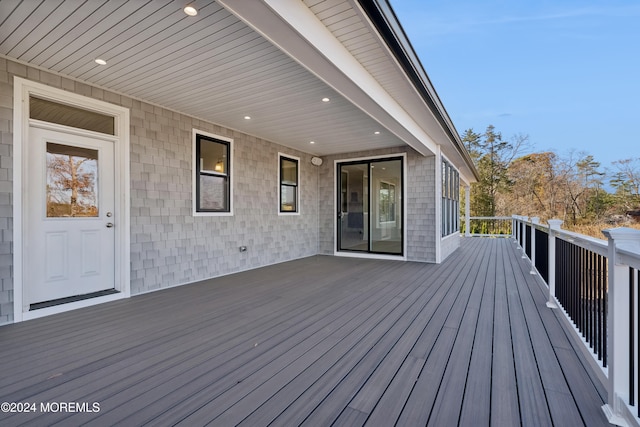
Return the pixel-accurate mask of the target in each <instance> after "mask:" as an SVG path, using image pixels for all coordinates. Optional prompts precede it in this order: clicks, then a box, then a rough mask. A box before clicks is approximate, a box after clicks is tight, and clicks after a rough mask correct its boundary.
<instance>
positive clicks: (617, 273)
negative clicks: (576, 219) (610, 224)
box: [602, 227, 640, 425]
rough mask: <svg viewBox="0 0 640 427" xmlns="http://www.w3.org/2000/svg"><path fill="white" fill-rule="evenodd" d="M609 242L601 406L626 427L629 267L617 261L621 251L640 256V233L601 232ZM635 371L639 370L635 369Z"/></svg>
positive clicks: (614, 421) (611, 421) (610, 418)
mask: <svg viewBox="0 0 640 427" xmlns="http://www.w3.org/2000/svg"><path fill="white" fill-rule="evenodd" d="M602 233H603V234H604V235H605V236H607V239H608V240H609V249H608V254H607V258H608V263H609V267H608V271H609V276H608V282H609V283H608V292H607V298H608V301H607V327H608V329H609V334H608V338H607V365H608V368H609V375H608V380H609V384H608V385H609V386H608V390H607V392H608V399H607V404H606V405H604V406H603V407H602V410H603V411H604V413H605V415H606V416H607V418H608V420H609V422H610V423H611V424H616V425H627V422H626V418H627V417H626V416H625V415H626V414H627V413H628V409H627V402H629V363H630V360H629V357H630V354H629V316H630V315H631V313H630V310H629V298H630V295H629V266H628V265H625V264H623V263H621V262H619V260H618V256H617V254H618V250H619V249H621V248H623V249H630V250H633V251H634V252H637V253H640V230H634V229H632V228H624V227H622V228H613V229H608V230H602ZM636 369H638V367H637V366H636Z"/></svg>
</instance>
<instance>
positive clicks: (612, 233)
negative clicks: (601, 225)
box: [602, 227, 640, 242]
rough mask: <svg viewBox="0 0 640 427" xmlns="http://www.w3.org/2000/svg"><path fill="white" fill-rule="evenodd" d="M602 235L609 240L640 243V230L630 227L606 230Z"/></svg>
mask: <svg viewBox="0 0 640 427" xmlns="http://www.w3.org/2000/svg"><path fill="white" fill-rule="evenodd" d="M602 234H604V235H605V236H607V239H613V240H631V241H634V240H636V241H638V242H640V230H636V229H635V228H629V227H617V228H607V229H606V230H602Z"/></svg>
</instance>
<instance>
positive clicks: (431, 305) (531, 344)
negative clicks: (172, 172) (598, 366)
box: [0, 238, 606, 426]
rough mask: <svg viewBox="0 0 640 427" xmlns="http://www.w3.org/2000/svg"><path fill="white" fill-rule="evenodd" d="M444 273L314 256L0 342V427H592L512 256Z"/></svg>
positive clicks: (480, 245)
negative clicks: (80, 406)
mask: <svg viewBox="0 0 640 427" xmlns="http://www.w3.org/2000/svg"><path fill="white" fill-rule="evenodd" d="M461 244H462V245H461V248H460V249H459V250H457V251H456V252H455V253H454V254H453V255H452V256H451V257H450V258H449V259H448V260H447V261H445V262H444V263H443V264H440V265H434V264H422V263H413V262H399V261H381V260H367V259H355V258H340V257H327V256H316V257H310V258H304V259H300V260H296V261H291V262H287V263H283V264H279V265H274V266H269V267H265V268H261V269H257V270H251V271H247V272H242V273H237V274H233V275H229V276H225V277H220V278H216V279H210V280H207V281H204V282H200V283H195V284H191V285H185V286H181V287H176V288H171V289H166V290H162V291H158V292H154V293H149V294H145V295H139V296H135V297H132V298H129V299H127V300H120V301H114V302H111V303H107V304H102V305H99V306H96V307H89V308H86V309H80V310H75V311H72V312H68V313H63V314H60V315H54V316H49V317H47V318H44V319H37V320H32V321H28V322H23V323H21V324H14V325H8V326H4V327H0V342H1V343H2V345H1V346H0V358H1V359H2V360H3V372H2V376H1V377H0V401H16V402H17V401H21V402H61V401H64V402H99V403H100V412H99V413H64V412H59V413H48V414H44V413H32V414H11V413H0V425H18V424H25V425H30V424H33V425H70V424H73V425H77V424H87V425H95V426H103V425H104V426H107V425H116V424H128V425H143V424H149V425H174V424H179V425H185V426H187V425H189V426H190V425H204V424H209V423H210V424H211V425H220V426H227V425H246V426H266V425H274V426H292V425H310V426H314V425H330V424H332V423H333V424H334V425H349V426H358V425H370V426H379V425H394V424H395V425H402V426H404V425H408V426H413V425H474V426H489V425H551V424H553V425H588V426H596V425H606V420H605V418H604V415H603V414H602V411H601V410H600V406H601V405H602V404H603V397H604V396H605V391H604V387H603V385H602V384H600V383H599V382H598V380H597V377H596V376H595V375H594V374H592V373H590V372H589V371H588V369H589V364H588V363H586V361H585V360H584V356H583V355H582V353H581V351H579V349H578V348H576V345H577V344H576V341H575V340H573V339H572V338H571V336H570V335H569V332H568V330H567V329H565V327H564V324H563V323H562V322H561V321H560V319H559V317H558V316H559V314H558V313H557V310H556V311H554V310H550V309H548V308H547V307H546V305H545V301H546V294H545V290H544V289H543V287H542V286H541V285H540V283H539V279H538V278H536V276H534V275H531V274H529V264H527V262H526V261H525V260H523V259H522V258H521V252H518V251H517V249H516V245H515V244H514V242H513V241H512V240H511V239H490V238H473V239H462V242H461Z"/></svg>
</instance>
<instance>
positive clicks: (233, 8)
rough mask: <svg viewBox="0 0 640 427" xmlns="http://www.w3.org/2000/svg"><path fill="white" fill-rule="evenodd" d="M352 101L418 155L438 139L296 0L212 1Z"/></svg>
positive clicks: (432, 147) (434, 145) (430, 150)
mask: <svg viewBox="0 0 640 427" xmlns="http://www.w3.org/2000/svg"><path fill="white" fill-rule="evenodd" d="M218 3H220V4H221V5H223V6H224V7H225V8H226V9H227V10H229V11H230V12H231V13H233V14H235V15H236V16H237V17H238V18H239V19H241V20H242V21H244V22H245V23H246V24H247V25H249V26H250V27H251V28H253V29H254V30H255V31H257V32H258V33H260V34H261V35H262V36H263V37H265V38H266V39H268V40H269V41H270V42H271V43H273V44H274V45H275V46H277V47H278V48H279V49H281V50H282V51H283V52H286V53H287V54H288V55H289V56H290V57H291V58H293V59H294V60H295V61H297V62H298V63H299V64H301V65H302V66H303V67H305V68H306V69H307V70H309V71H310V72H311V73H313V74H314V75H316V76H317V77H318V78H319V79H321V80H322V81H324V82H325V83H326V84H328V85H329V86H331V87H332V88H333V89H334V90H336V91H337V92H338V93H340V94H341V95H342V96H344V97H345V98H346V99H348V100H349V101H350V102H351V103H353V104H354V105H355V106H357V107H358V108H360V109H361V110H362V111H364V112H365V113H366V114H368V115H369V116H371V117H372V118H373V119H375V120H376V121H378V122H379V123H381V124H382V125H383V126H385V127H386V128H387V129H388V130H389V131H391V132H392V133H394V134H395V135H396V136H398V137H399V138H400V139H402V140H403V141H405V142H406V143H407V144H408V145H409V146H411V147H412V148H414V149H415V150H416V151H418V152H419V153H421V154H423V155H428V154H433V153H435V152H436V151H437V146H438V144H437V143H436V142H435V141H434V140H433V138H431V136H429V135H428V134H427V133H426V132H425V131H424V130H423V129H422V128H421V127H420V126H419V125H418V124H417V123H416V122H415V121H414V120H413V118H412V117H411V116H410V115H409V114H408V113H407V112H406V111H405V110H404V109H403V108H402V106H401V105H400V104H398V103H397V102H396V100H395V99H394V98H393V97H392V96H391V95H389V93H388V92H387V91H386V90H384V88H383V87H382V86H381V85H380V84H379V83H378V81H377V80H376V79H375V78H373V76H371V74H369V72H368V71H367V70H366V69H365V68H364V67H363V66H362V64H360V62H358V61H357V60H356V59H355V58H354V57H353V56H352V55H351V53H350V52H349V51H348V50H347V49H346V48H345V47H344V45H342V43H340V41H339V40H338V39H336V38H335V37H334V35H333V34H332V33H331V31H329V30H328V29H327V28H326V27H325V26H324V24H323V23H322V22H321V21H320V20H319V19H318V18H317V17H316V16H315V14H314V13H313V12H312V11H311V10H310V9H309V8H308V7H307V6H306V5H305V4H304V3H303V2H302V1H300V0H263V1H261V2H256V1H255V0H218Z"/></svg>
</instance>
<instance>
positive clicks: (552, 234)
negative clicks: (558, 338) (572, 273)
mask: <svg viewBox="0 0 640 427" xmlns="http://www.w3.org/2000/svg"><path fill="white" fill-rule="evenodd" d="M563 222H564V221H563V220H561V219H550V220H548V221H547V224H549V248H548V252H549V260H548V261H547V277H548V280H549V283H547V284H548V285H549V300H548V301H547V307H549V308H558V305H557V304H556V234H557V233H556V231H558V230H560V227H561V226H562V223H563Z"/></svg>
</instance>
